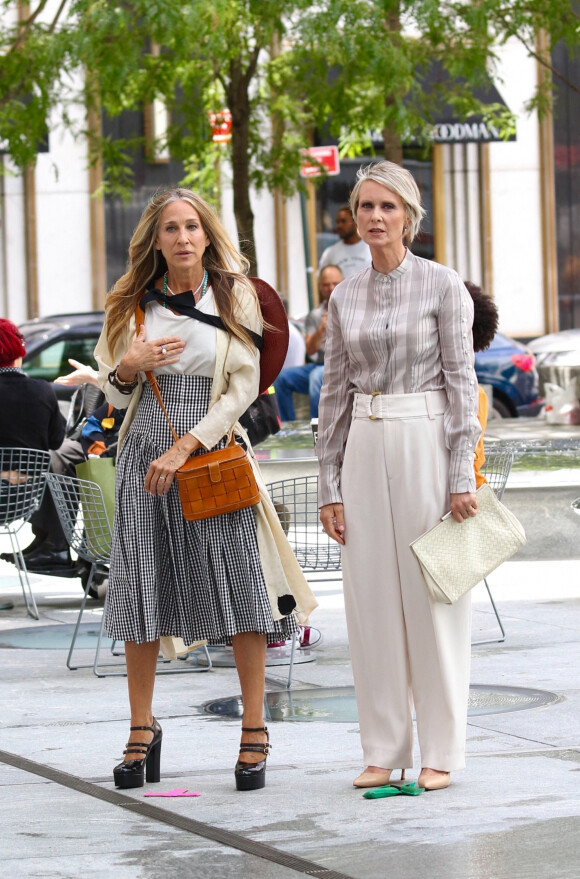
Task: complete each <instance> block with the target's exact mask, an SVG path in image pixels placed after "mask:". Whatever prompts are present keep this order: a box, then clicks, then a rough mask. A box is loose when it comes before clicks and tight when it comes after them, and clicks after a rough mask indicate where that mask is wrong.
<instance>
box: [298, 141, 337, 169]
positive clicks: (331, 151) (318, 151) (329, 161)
mask: <svg viewBox="0 0 580 879" xmlns="http://www.w3.org/2000/svg"><path fill="white" fill-rule="evenodd" d="M302 153H303V155H304V160H305V161H304V164H303V165H302V168H301V169H300V176H301V177H320V175H321V174H322V173H323V171H322V169H321V168H320V165H323V167H324V168H325V170H326V173H327V174H328V175H329V176H331V177H334V176H336V174H340V162H339V159H338V147H336V146H318V147H310V148H309V149H307V150H303V151H302ZM309 157H311V158H313V159H316V161H317V162H320V165H317V164H314V163H313V162H309V161H308V159H309Z"/></svg>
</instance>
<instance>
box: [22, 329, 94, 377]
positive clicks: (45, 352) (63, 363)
mask: <svg viewBox="0 0 580 879" xmlns="http://www.w3.org/2000/svg"><path fill="white" fill-rule="evenodd" d="M97 339H98V336H97V335H90V336H83V337H82V338H74V337H66V338H64V339H57V340H55V341H54V342H52V343H50V344H48V345H46V346H45V347H43V348H40V349H39V350H38V351H36V352H35V353H33V354H31V355H30V356H29V357H26V358H25V360H24V363H23V364H22V368H23V370H24V372H25V373H26V374H27V375H29V376H30V378H43V379H45V381H49V382H52V381H54V380H55V378H57V377H58V376H59V375H66V374H67V373H69V372H72V371H73V367H72V366H71V365H70V363H69V360H70V359H72V360H78V361H79V362H80V363H84V364H86V365H88V366H92V367H93V369H95V368H96V366H97V364H96V362H95V359H94V356H93V351H94V350H95V345H96V344H97Z"/></svg>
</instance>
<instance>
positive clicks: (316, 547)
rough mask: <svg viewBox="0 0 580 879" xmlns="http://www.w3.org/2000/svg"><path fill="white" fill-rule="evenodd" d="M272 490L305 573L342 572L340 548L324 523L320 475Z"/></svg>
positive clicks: (285, 481)
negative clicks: (320, 498) (329, 534)
mask: <svg viewBox="0 0 580 879" xmlns="http://www.w3.org/2000/svg"><path fill="white" fill-rule="evenodd" d="M268 491H269V493H270V497H271V498H272V502H273V503H274V506H275V507H276V509H277V511H278V516H279V517H280V521H281V523H282V527H283V528H284V531H285V532H286V535H287V537H288V540H289V541H290V545H291V547H292V549H293V551H294V554H295V556H296V558H297V559H298V563H299V565H300V567H301V568H302V570H303V571H305V572H306V573H307V572H309V571H317V572H319V571H322V572H325V571H328V572H330V571H340V569H341V559H340V547H339V545H338V544H337V543H335V542H334V540H331V538H330V537H329V536H328V535H327V534H326V533H325V532H324V530H323V528H322V525H321V524H320V518H319V512H318V476H299V477H296V478H295V479H283V480H281V481H280V482H271V483H270V484H269V485H268ZM329 579H331V578H329Z"/></svg>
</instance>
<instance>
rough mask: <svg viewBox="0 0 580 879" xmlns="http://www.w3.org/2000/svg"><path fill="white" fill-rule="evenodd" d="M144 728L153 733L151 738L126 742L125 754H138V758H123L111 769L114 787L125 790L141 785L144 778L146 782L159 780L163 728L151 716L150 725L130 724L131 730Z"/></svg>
mask: <svg viewBox="0 0 580 879" xmlns="http://www.w3.org/2000/svg"><path fill="white" fill-rule="evenodd" d="M136 730H146V731H147V732H152V733H153V738H152V739H151V741H150V742H149V744H147V743H146V742H127V747H126V748H125V750H124V751H123V755H125V754H138V755H139V759H135V760H124V761H123V762H122V763H119V765H118V766H115V768H114V769H113V778H114V780H115V787H120V788H123V789H124V790H127V789H128V788H131V787H143V785H144V784H145V778H146V779H147V781H148V782H156V781H159V779H160V777H161V740H162V738H163V730H162V729H161V727H160V725H159V724H158V723H157V721H156V720H155V718H153V725H152V726H132V727H131V732H134V731H136Z"/></svg>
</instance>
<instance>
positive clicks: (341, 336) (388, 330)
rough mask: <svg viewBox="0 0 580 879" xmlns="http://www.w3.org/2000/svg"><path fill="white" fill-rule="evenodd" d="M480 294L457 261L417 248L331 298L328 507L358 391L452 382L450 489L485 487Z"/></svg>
mask: <svg viewBox="0 0 580 879" xmlns="http://www.w3.org/2000/svg"><path fill="white" fill-rule="evenodd" d="M472 324H473V302H472V300H471V297H470V295H469V293H468V291H467V290H466V288H465V286H464V284H463V282H462V280H461V278H460V277H459V275H458V274H457V273H456V272H454V271H453V270H452V269H449V268H447V267H446V266H442V265H440V264H439V263H436V262H431V261H430V260H426V259H421V258H420V257H418V256H415V255H414V254H412V253H411V252H410V251H407V253H406V255H405V258H404V259H403V262H402V263H401V264H400V265H399V266H398V267H397V268H396V269H394V271H392V272H390V273H389V274H388V275H383V274H381V273H380V272H377V271H375V270H374V269H373V268H372V266H371V267H369V268H368V269H365V270H364V271H362V272H359V273H358V274H356V275H352V276H351V277H350V278H347V279H346V280H345V281H342V283H340V284H339V285H338V286H337V287H336V288H335V289H334V291H333V293H332V296H331V297H330V302H329V306H328V322H327V325H326V355H325V365H324V383H323V386H322V393H321V396H320V406H319V413H318V415H319V419H318V428H319V429H318V439H317V443H316V451H317V455H318V459H319V464H320V493H319V502H320V504H321V505H323V504H329V503H341V502H342V496H341V491H340V471H341V467H342V461H343V457H344V449H345V446H346V440H347V436H348V431H349V428H350V422H351V413H352V403H353V394H354V393H361V394H371V393H373V391H379V392H380V393H381V394H414V393H422V392H424V391H435V390H440V389H444V390H445V391H446V393H447V399H448V404H447V409H446V411H445V415H444V430H445V442H446V445H447V448H448V449H449V450H450V452H451V455H450V474H449V491H450V492H464V491H475V476H474V470H473V458H474V451H475V446H476V444H477V440H478V438H479V435H480V434H481V426H480V424H479V422H478V420H477V400H478V388H477V379H476V376H475V370H474V366H473V364H474V355H473V339H472V334H471V327H472Z"/></svg>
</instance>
